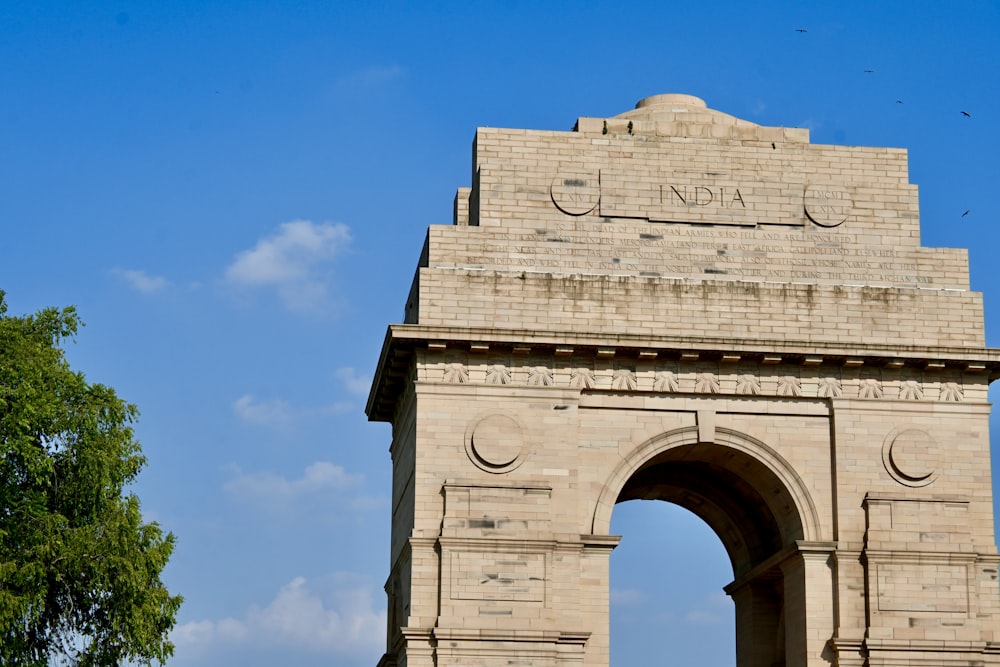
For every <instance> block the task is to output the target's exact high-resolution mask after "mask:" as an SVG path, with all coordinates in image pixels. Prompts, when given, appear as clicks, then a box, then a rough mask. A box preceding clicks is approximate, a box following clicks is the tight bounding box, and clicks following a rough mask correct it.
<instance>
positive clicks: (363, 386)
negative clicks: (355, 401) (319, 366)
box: [333, 367, 372, 396]
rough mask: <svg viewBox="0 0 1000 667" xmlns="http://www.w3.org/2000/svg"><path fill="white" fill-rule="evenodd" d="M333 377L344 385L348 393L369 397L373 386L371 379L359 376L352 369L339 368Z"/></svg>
mask: <svg viewBox="0 0 1000 667" xmlns="http://www.w3.org/2000/svg"><path fill="white" fill-rule="evenodd" d="M333 375H334V377H336V378H337V379H338V380H340V381H341V382H342V383H343V385H344V388H345V389H347V391H349V392H351V393H352V394H357V395H358V396H368V390H369V388H370V387H371V384H372V379H371V378H370V377H367V376H362V375H358V373H357V371H355V370H354V369H353V368H350V367H347V368H338V369H337V370H336V371H334V373H333Z"/></svg>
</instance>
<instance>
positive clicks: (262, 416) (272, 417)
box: [233, 394, 355, 430]
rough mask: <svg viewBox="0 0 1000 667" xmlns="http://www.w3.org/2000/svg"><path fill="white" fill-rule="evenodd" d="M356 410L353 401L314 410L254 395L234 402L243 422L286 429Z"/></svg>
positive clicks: (339, 402)
mask: <svg viewBox="0 0 1000 667" xmlns="http://www.w3.org/2000/svg"><path fill="white" fill-rule="evenodd" d="M354 409H355V405H354V403H352V402H351V401H335V402H333V403H330V404H328V405H323V406H320V407H313V408H297V407H294V406H292V405H291V404H289V403H288V402H287V401H283V400H281V399H277V398H276V399H271V400H268V401H264V400H258V399H256V398H254V396H253V395H252V394H244V395H243V396H240V397H239V398H237V399H236V400H235V401H233V413H234V414H235V415H236V416H237V417H238V418H239V419H241V420H242V421H244V422H246V423H248V424H253V425H255V426H267V427H270V428H274V429H279V430H281V429H286V428H288V427H289V426H291V425H292V424H293V423H295V421H296V420H299V419H305V418H308V417H317V416H319V417H326V416H330V415H342V414H344V413H347V412H351V411H353V410H354Z"/></svg>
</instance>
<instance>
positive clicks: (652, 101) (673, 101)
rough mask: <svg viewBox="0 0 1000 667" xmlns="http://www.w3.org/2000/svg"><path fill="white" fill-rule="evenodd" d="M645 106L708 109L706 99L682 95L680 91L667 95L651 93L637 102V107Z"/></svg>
mask: <svg viewBox="0 0 1000 667" xmlns="http://www.w3.org/2000/svg"><path fill="white" fill-rule="evenodd" d="M645 107H661V108H665V107H670V111H675V112H676V111H687V110H688V109H691V108H695V109H707V108H708V105H707V104H705V100H703V99H701V98H700V97H695V96H694V95H681V94H679V93H668V94H666V95H651V96H650V97H644V98H643V99H641V100H639V101H638V102H636V103H635V108H636V109H643V108H645Z"/></svg>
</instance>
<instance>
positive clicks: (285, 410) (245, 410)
mask: <svg viewBox="0 0 1000 667" xmlns="http://www.w3.org/2000/svg"><path fill="white" fill-rule="evenodd" d="M233 412H234V413H236V416H237V417H239V418H240V419H242V420H243V421H245V422H248V423H250V424H257V425H259V426H273V427H282V426H286V425H288V424H289V423H290V422H291V419H292V409H291V407H290V406H289V405H288V403H286V402H285V401H281V400H271V401H258V400H257V399H255V398H254V397H253V396H251V395H250V394H244V395H243V396H240V397H239V398H238V399H236V400H235V401H234V402H233Z"/></svg>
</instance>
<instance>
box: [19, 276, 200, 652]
mask: <svg viewBox="0 0 1000 667" xmlns="http://www.w3.org/2000/svg"><path fill="white" fill-rule="evenodd" d="M78 326H80V320H79V318H78V316H77V314H76V311H75V309H73V308H65V309H62V310H59V309H55V308H49V309H45V310H42V311H40V312H38V313H36V314H35V315H28V316H24V317H14V316H9V315H7V305H6V302H5V300H4V293H3V292H2V291H0V664H2V665H7V666H10V667H13V666H14V665H17V666H21V665H24V666H31V667H35V666H43V665H48V664H50V663H66V664H71V665H79V666H80V667H90V666H94V667H104V666H110V665H119V664H122V663H123V662H126V661H129V662H133V663H138V664H142V665H150V664H152V661H153V660H156V661H157V662H159V663H163V662H165V661H166V659H167V658H168V657H169V656H170V655H171V654H172V653H173V645H172V644H171V643H170V641H169V638H168V632H169V631H170V629H171V628H172V627H173V626H174V622H175V616H176V614H177V610H178V608H179V607H180V604H181V598H180V596H174V595H170V593H169V592H168V591H167V589H166V588H165V587H164V585H163V583H162V582H161V581H160V572H161V571H162V570H163V567H164V566H165V565H166V563H167V559H168V558H169V557H170V552H171V551H172V550H173V545H174V536H173V535H172V534H169V533H168V534H166V535H164V534H163V532H162V531H161V530H160V527H159V526H158V525H157V524H156V523H143V521H142V515H141V513H140V511H139V501H138V499H137V498H136V497H135V495H133V494H132V493H131V492H129V490H128V486H129V484H131V483H132V482H133V480H135V478H136V475H137V474H138V473H139V471H140V470H141V469H142V467H143V466H144V465H145V462H146V459H145V458H144V457H143V456H142V453H141V448H140V446H139V442H138V441H137V440H136V439H135V437H134V434H133V431H132V427H131V424H133V423H134V422H135V419H136V417H137V415H138V412H137V410H136V408H135V406H134V405H131V404H129V403H126V402H125V401H123V400H121V399H120V398H118V396H116V395H115V392H114V390H112V389H111V388H109V387H105V386H103V385H99V384H88V383H87V382H86V380H85V378H84V376H83V374H82V373H79V372H75V371H73V370H72V369H71V368H70V367H69V364H68V363H67V361H66V358H65V355H64V354H63V350H62V348H61V347H60V346H61V344H62V342H63V341H64V340H66V339H69V338H72V337H73V336H74V335H75V334H76V331H77V327H78Z"/></svg>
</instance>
